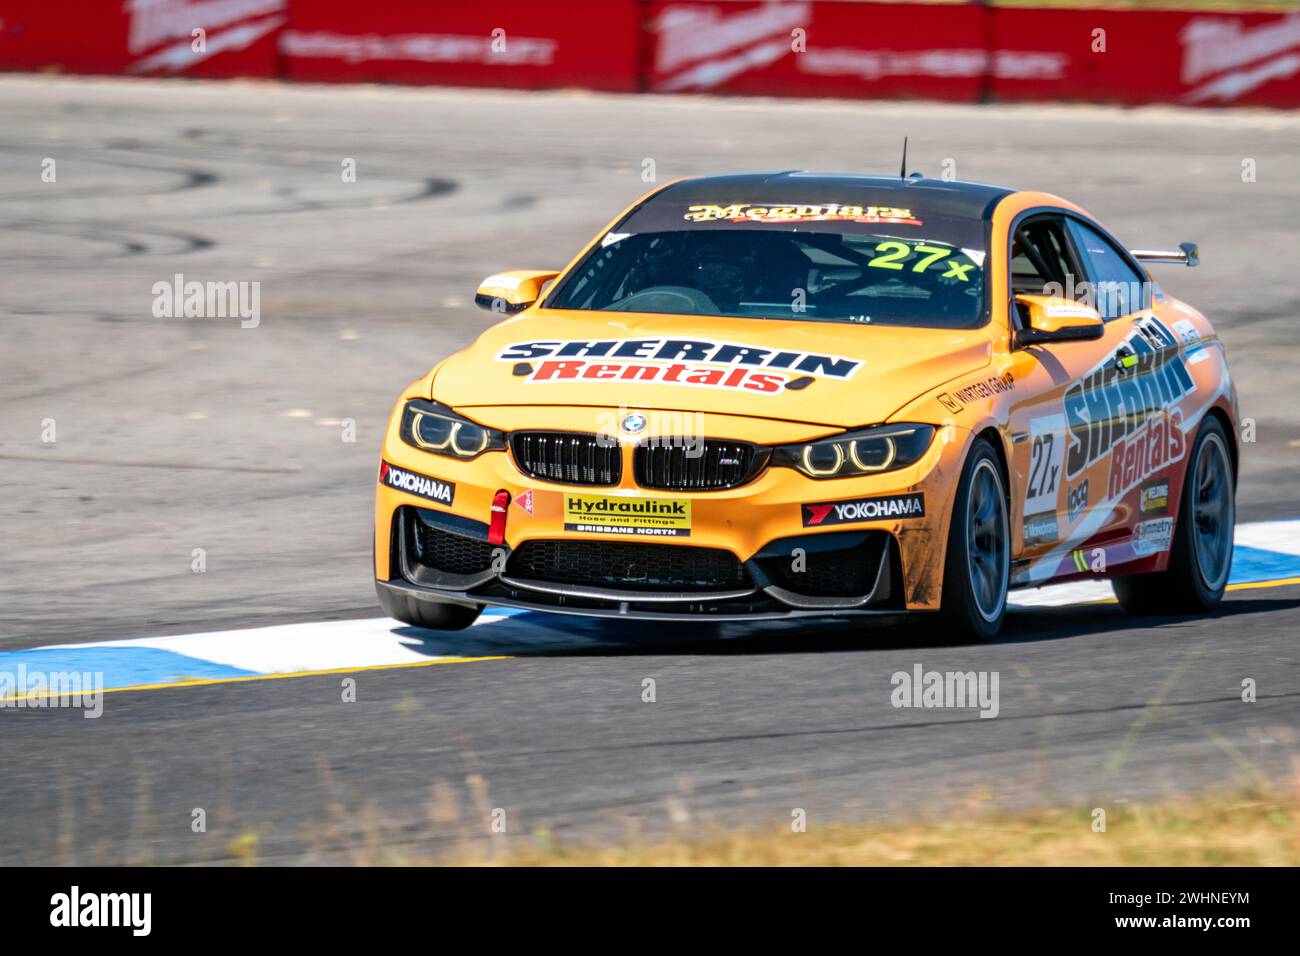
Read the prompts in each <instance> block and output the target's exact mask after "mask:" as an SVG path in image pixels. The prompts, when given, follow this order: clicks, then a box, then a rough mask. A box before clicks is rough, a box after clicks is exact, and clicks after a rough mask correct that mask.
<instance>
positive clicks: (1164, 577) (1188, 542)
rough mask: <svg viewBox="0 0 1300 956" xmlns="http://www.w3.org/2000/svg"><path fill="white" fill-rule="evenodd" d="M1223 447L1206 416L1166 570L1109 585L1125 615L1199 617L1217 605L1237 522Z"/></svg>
mask: <svg viewBox="0 0 1300 956" xmlns="http://www.w3.org/2000/svg"><path fill="white" fill-rule="evenodd" d="M1228 442H1229V439H1228V434H1227V432H1226V431H1225V430H1224V428H1223V423H1222V422H1220V421H1219V420H1218V419H1217V418H1215V417H1214V416H1212V415H1208V416H1206V418H1205V421H1204V422H1202V423H1201V427H1200V428H1199V429H1197V431H1196V441H1195V443H1194V444H1193V446H1192V456H1191V463H1190V464H1189V465H1188V466H1187V473H1186V475H1184V477H1183V493H1182V494H1181V495H1179V499H1180V501H1179V504H1178V520H1177V521H1176V522H1175V523H1174V533H1173V541H1172V542H1171V544H1170V553H1169V567H1168V569H1167V570H1164V571H1153V572H1151V573H1150V574H1131V575H1128V576H1126V577H1117V578H1114V579H1112V581H1111V586H1112V587H1113V588H1114V589H1115V597H1116V598H1118V599H1119V604H1120V607H1122V608H1123V609H1124V610H1125V611H1127V612H1128V613H1129V614H1203V613H1204V612H1206V611H1209V610H1213V608H1214V607H1215V606H1216V605H1217V604H1218V603H1219V601H1220V600H1222V598H1223V592H1224V589H1225V588H1226V587H1227V586H1228V575H1229V574H1230V573H1231V572H1232V535H1233V528H1234V527H1235V524H1236V517H1237V506H1236V491H1237V489H1236V481H1235V478H1234V475H1233V469H1232V455H1231V452H1229V450H1228V448H1229V445H1228Z"/></svg>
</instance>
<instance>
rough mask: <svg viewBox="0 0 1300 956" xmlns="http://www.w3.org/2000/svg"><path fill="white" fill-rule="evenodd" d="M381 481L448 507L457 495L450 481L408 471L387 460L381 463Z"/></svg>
mask: <svg viewBox="0 0 1300 956" xmlns="http://www.w3.org/2000/svg"><path fill="white" fill-rule="evenodd" d="M379 483H380V484H381V485H385V486H387V487H389V488H396V489H397V490H398V491H405V492H407V493H409V494H412V495H419V496H420V497H421V498H428V499H429V500H430V501H436V502H438V503H439V504H443V505H447V506H448V507H451V502H452V499H453V498H455V497H456V486H455V485H454V484H453V483H451V482H450V481H443V480H442V479H441V478H431V477H429V476H428V475H421V474H419V473H418V472H414V471H407V470H406V469H405V468H398V467H397V466H396V465H390V464H389V463H388V462H386V461H381V462H380V463H379Z"/></svg>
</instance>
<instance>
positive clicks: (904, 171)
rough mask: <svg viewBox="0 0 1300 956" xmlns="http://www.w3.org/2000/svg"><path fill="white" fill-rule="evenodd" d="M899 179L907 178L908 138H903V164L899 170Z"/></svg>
mask: <svg viewBox="0 0 1300 956" xmlns="http://www.w3.org/2000/svg"><path fill="white" fill-rule="evenodd" d="M898 178H899V179H906V178H907V137H906V136H904V137H903V164H902V165H901V166H899V168H898Z"/></svg>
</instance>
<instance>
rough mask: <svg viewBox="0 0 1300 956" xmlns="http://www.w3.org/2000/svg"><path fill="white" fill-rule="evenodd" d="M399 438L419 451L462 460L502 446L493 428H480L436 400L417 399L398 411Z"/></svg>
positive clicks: (502, 436)
mask: <svg viewBox="0 0 1300 956" xmlns="http://www.w3.org/2000/svg"><path fill="white" fill-rule="evenodd" d="M402 441H404V442H406V443H407V444H408V445H414V446H415V447H416V448H418V449H420V450H421V451H427V452H431V453H432V454H435V455H446V456H447V457H448V458H460V459H463V460H469V459H471V458H477V457H478V456H479V455H481V454H482V453H483V452H485V451H502V450H504V449H505V447H506V438H505V435H503V434H502V433H501V432H499V431H497V430H496V429H495V428H484V427H483V426H482V425H479V424H477V423H476V422H472V421H470V420H469V419H467V418H461V417H460V416H459V415H457V414H456V413H455V412H453V411H452V410H451V409H449V408H444V407H443V406H442V405H439V404H437V403H436V402H426V401H422V400H420V399H416V400H414V401H411V402H407V403H406V408H405V409H403V411H402Z"/></svg>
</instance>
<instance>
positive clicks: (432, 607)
mask: <svg viewBox="0 0 1300 956" xmlns="http://www.w3.org/2000/svg"><path fill="white" fill-rule="evenodd" d="M375 592H376V593H377V594H378V595H379V604H380V606H381V607H382V608H383V609H384V613H385V614H387V615H388V616H389V617H395V618H397V620H399V621H401V622H402V623H403V624H409V625H411V626H412V627H423V628H428V629H429V630H431V631H463V630H464V629H465V628H467V627H469V626H470V625H471V624H473V623H474V622H475V621H476V620H478V616H479V614H480V613H482V611H483V605H481V604H476V605H468V604H452V603H451V602H450V601H438V600H429V599H422V598H415V597H412V596H411V595H409V594H403V593H402V592H401V591H393V590H391V589H389V588H385V587H376V588H375Z"/></svg>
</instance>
